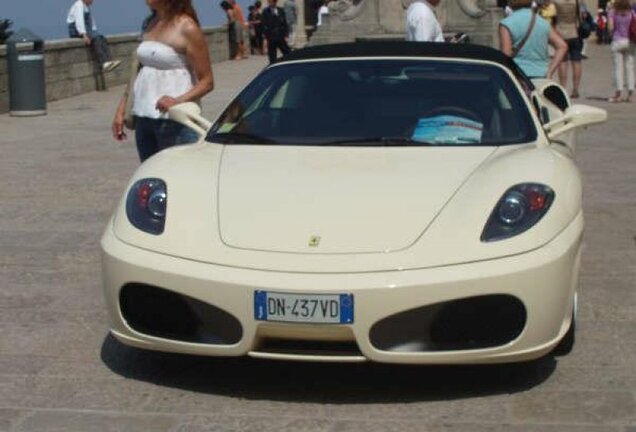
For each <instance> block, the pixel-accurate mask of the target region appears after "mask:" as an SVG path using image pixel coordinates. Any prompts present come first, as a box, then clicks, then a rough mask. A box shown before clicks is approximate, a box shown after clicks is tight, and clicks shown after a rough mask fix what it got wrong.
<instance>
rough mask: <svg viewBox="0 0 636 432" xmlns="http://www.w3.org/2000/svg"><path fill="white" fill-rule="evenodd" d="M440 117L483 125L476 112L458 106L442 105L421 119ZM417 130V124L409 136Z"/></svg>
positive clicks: (409, 132)
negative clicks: (454, 118) (466, 120)
mask: <svg viewBox="0 0 636 432" xmlns="http://www.w3.org/2000/svg"><path fill="white" fill-rule="evenodd" d="M438 115H456V116H458V117H462V118H465V119H468V120H473V121H476V122H479V123H481V122H482V121H481V117H480V116H479V115H478V114H477V113H476V112H474V111H471V110H469V109H468V108H464V107H458V106H456V105H442V106H438V107H435V108H432V109H430V110H428V111H426V112H425V113H424V114H422V116H421V117H420V118H431V117H434V116H438ZM416 128H417V122H416V124H415V125H414V126H412V127H410V128H409V129H408V130H407V131H406V135H407V136H409V137H410V136H413V133H414V132H415V129H416Z"/></svg>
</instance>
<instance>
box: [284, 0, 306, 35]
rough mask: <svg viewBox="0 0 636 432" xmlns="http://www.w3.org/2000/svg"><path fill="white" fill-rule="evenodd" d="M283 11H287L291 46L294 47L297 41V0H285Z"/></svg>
mask: <svg viewBox="0 0 636 432" xmlns="http://www.w3.org/2000/svg"><path fill="white" fill-rule="evenodd" d="M301 1H304V0H301ZM283 10H284V11H285V18H286V19H287V25H288V26H289V45H290V46H294V43H295V41H296V23H297V22H298V10H297V7H296V0H285V4H284V5H283Z"/></svg>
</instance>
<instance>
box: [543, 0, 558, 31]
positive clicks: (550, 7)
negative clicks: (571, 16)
mask: <svg viewBox="0 0 636 432" xmlns="http://www.w3.org/2000/svg"><path fill="white" fill-rule="evenodd" d="M556 14H557V11H556V6H554V3H552V1H551V0H544V1H543V3H541V6H540V7H539V15H541V18H543V19H544V20H546V21H547V22H548V24H550V27H554V25H555V22H554V18H555V17H556Z"/></svg>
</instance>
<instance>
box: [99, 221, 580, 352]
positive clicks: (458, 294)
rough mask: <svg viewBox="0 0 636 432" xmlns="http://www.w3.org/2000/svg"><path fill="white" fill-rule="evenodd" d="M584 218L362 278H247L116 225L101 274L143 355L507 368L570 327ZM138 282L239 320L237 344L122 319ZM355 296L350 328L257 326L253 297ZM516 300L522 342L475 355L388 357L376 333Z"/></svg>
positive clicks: (256, 274)
mask: <svg viewBox="0 0 636 432" xmlns="http://www.w3.org/2000/svg"><path fill="white" fill-rule="evenodd" d="M582 232H583V216H582V214H579V216H578V217H577V218H576V219H575V220H573V221H572V222H571V223H570V225H569V226H568V227H567V228H566V229H565V230H564V231H562V232H561V233H560V234H559V235H558V236H557V237H555V238H554V239H553V240H552V241H551V242H549V243H548V244H546V245H544V246H542V247H540V248H538V249H536V250H533V251H530V252H527V253H523V254H520V255H514V256H509V257H504V258H499V259H496V260H489V261H480V262H473V263H465V264H461V265H452V266H446V267H435V268H425V269H418V270H396V271H388V272H373V273H355V274H329V273H324V274H304V273H283V272H270V271H260V270H251V269H243V268H236V267H228V266H221V265H214V264H208V263H201V262H195V261H190V260H185V259H181V258H176V257H172V256H167V255H163V254H157V253H154V252H150V251H147V250H144V249H140V248H137V247H134V246H131V245H128V244H126V243H124V242H122V241H121V240H119V239H118V238H117V237H116V236H115V235H114V233H113V231H112V227H111V226H110V225H109V227H108V228H107V230H106V232H105V233H104V236H103V238H102V243H101V244H102V252H103V253H102V266H103V282H104V294H105V298H106V303H107V306H108V310H109V315H110V317H111V332H112V334H113V335H114V336H115V337H116V338H117V339H119V340H120V341H122V342H123V343H125V344H127V345H132V346H136V347H140V348H145V349H152V350H159V351H169V352H179V353H189V354H197V355H211V356H244V355H249V356H252V357H258V358H269V359H282V360H308V361H339V362H355V361H366V360H372V361H378V362H386V363H413V364H418V363H420V364H460V363H502V362H515V361H525V360H530V359H533V358H538V357H541V356H543V355H545V354H547V353H549V352H550V351H551V350H552V349H553V348H554V346H555V345H556V344H557V343H558V342H559V341H560V339H561V338H562V337H563V335H564V334H565V333H566V331H567V330H568V328H569V325H570V321H571V316H572V310H573V307H574V305H573V299H574V294H575V292H576V286H577V282H578V270H579V262H580V254H581V247H582V241H581V240H582ZM131 282H134V283H142V284H146V285H149V286H155V287H161V288H163V289H166V290H169V291H171V292H174V293H179V294H183V295H187V296H189V297H190V298H194V299H196V300H199V301H200V302H203V303H205V304H209V305H214V306H215V307H217V308H219V309H221V310H223V311H225V312H227V313H229V314H230V315H232V316H233V317H234V318H236V320H238V322H240V325H241V327H242V335H241V337H240V340H239V341H238V342H237V343H233V344H229V345H219V344H214V343H200V342H187V341H183V340H175V339H171V338H164V337H156V336H151V335H149V334H145V333H142V332H140V331H136V330H135V329H133V328H132V327H131V326H130V325H129V323H127V322H126V320H125V319H124V317H123V314H122V309H121V305H120V291H121V289H122V287H124V286H125V285H126V284H129V283H131ZM256 290H266V291H275V292H287V293H312V294H316V293H341V294H342V293H351V294H353V296H354V298H355V320H354V323H352V324H338V325H333V324H291V323H272V322H263V321H257V320H256V319H255V317H254V292H255V291H256ZM502 294H503V295H507V296H512V297H514V298H516V299H518V300H520V302H521V303H522V304H523V306H524V307H525V313H526V317H525V324H524V326H523V330H522V331H521V332H520V334H519V335H518V336H516V337H515V338H514V340H511V341H508V342H506V343H503V344H501V345H498V346H494V347H488V348H477V349H454V350H447V351H444V350H435V351H428V350H423V351H422V350H411V351H408V350H406V351H389V350H383V349H378V348H377V347H376V346H377V344H375V345H374V344H373V343H372V340H371V337H370V334H371V329H372V327H373V326H374V324H376V323H378V322H380V321H382V320H383V319H385V318H387V317H389V316H392V315H395V314H399V313H402V312H405V311H409V310H413V309H414V308H419V307H423V306H426V305H434V304H439V303H442V302H448V301H451V300H457V299H466V298H474V297H478V296H486V295H502ZM270 339H277V340H287V341H291V344H290V346H291V347H292V348H291V349H286V350H273V351H272V350H268V349H265V348H264V341H266V340H270ZM294 341H323V342H330V341H331V342H337V343H341V342H348V343H350V344H351V345H353V346H355V347H356V348H357V350H356V352H353V353H332V352H329V351H328V350H327V351H325V352H315V351H312V352H310V353H308V352H307V351H304V350H298V351H294V349H293V345H294Z"/></svg>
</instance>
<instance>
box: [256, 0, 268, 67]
mask: <svg viewBox="0 0 636 432" xmlns="http://www.w3.org/2000/svg"><path fill="white" fill-rule="evenodd" d="M254 10H255V13H256V17H257V19H258V21H257V23H256V24H255V25H254V30H255V31H256V44H257V45H258V50H259V54H261V55H263V54H265V51H266V47H265V36H264V35H263V4H262V3H261V1H260V0H257V1H255V2H254Z"/></svg>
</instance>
